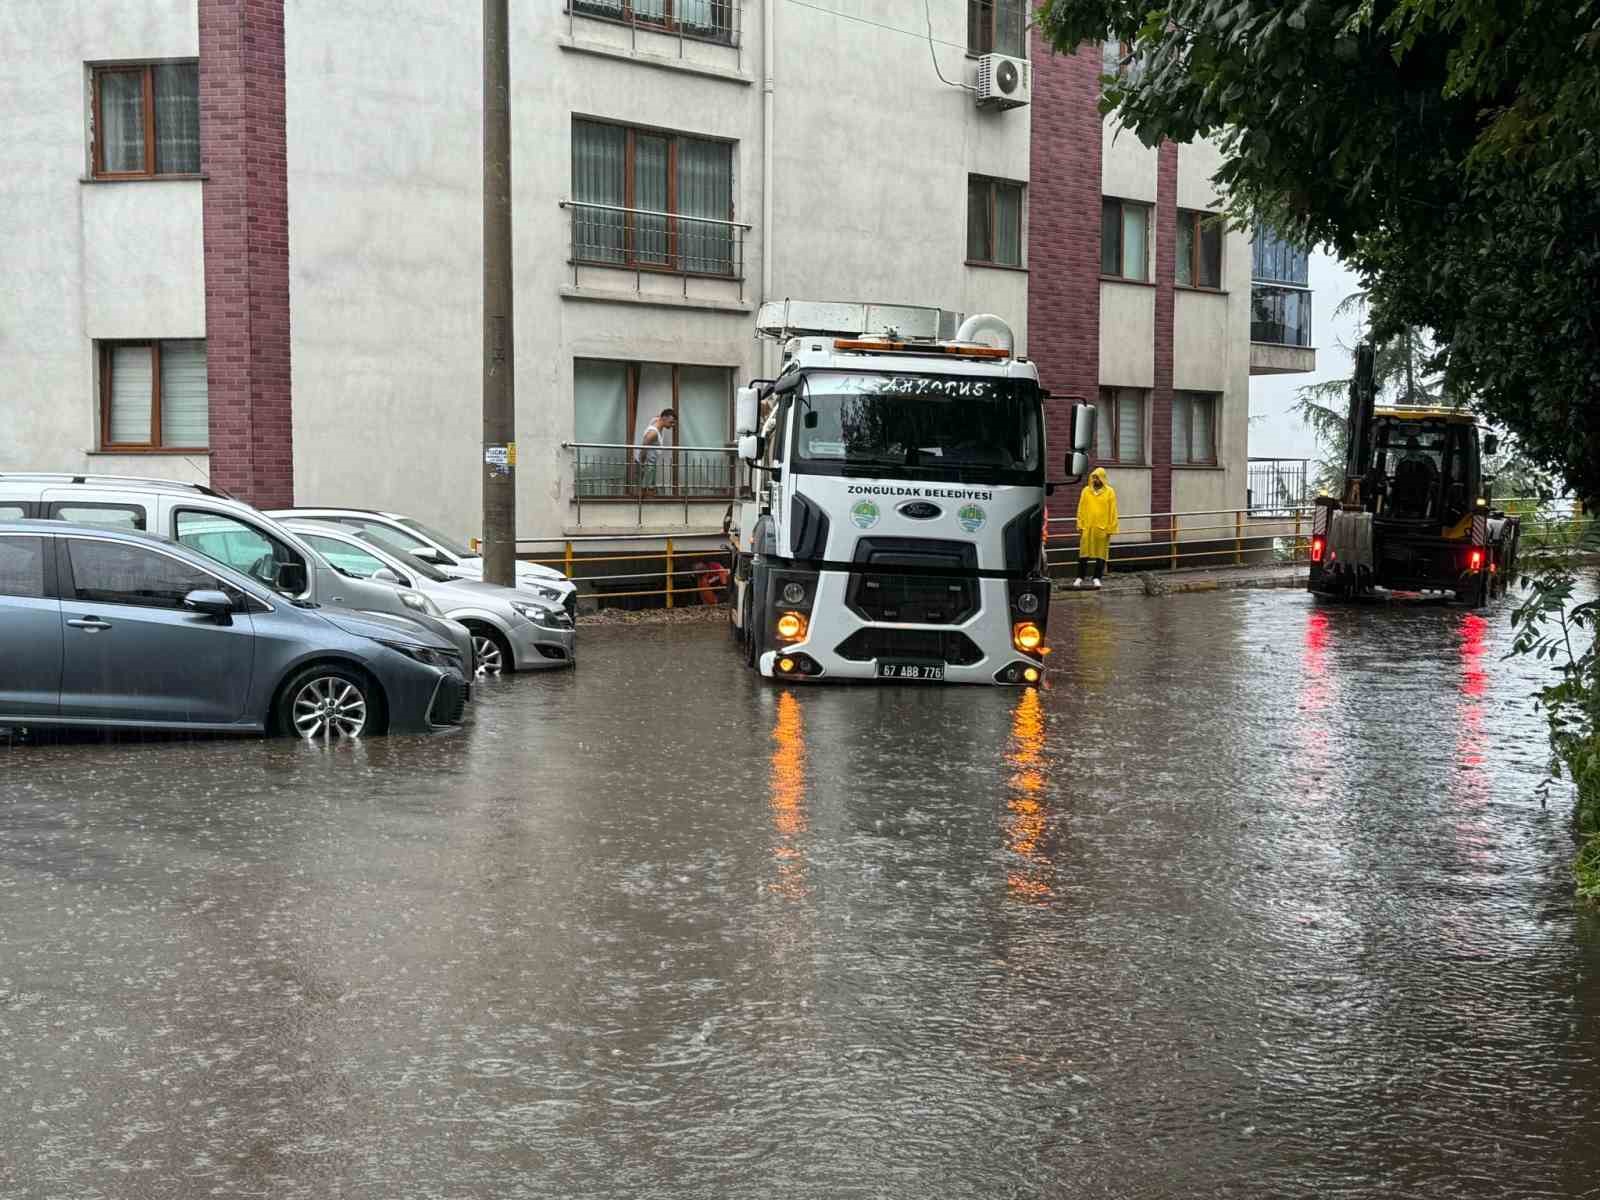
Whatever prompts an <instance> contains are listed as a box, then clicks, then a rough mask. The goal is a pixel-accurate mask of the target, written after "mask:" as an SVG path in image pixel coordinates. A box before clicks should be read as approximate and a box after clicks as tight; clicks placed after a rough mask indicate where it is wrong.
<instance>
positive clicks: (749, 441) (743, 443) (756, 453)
mask: <svg viewBox="0 0 1600 1200" xmlns="http://www.w3.org/2000/svg"><path fill="white" fill-rule="evenodd" d="M739 457H740V458H741V459H743V460H744V461H745V462H747V463H753V462H756V461H757V460H759V459H760V458H761V439H760V438H758V437H756V435H755V434H753V433H742V434H740V435H739Z"/></svg>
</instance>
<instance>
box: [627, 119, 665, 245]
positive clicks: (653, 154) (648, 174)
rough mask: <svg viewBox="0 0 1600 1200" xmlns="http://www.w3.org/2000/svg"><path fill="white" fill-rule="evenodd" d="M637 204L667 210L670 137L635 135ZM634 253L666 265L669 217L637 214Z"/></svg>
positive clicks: (634, 204)
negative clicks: (668, 146) (668, 147)
mask: <svg viewBox="0 0 1600 1200" xmlns="http://www.w3.org/2000/svg"><path fill="white" fill-rule="evenodd" d="M633 207H634V208H642V209H645V210H646V211H647V212H650V213H664V212H666V211H667V139H666V138H663V137H652V136H651V135H650V134H647V133H636V134H634V135H633ZM634 220H635V221H636V222H637V223H638V224H637V227H636V232H635V233H634V244H633V256H634V257H635V258H637V259H638V260H639V261H641V262H648V263H658V264H662V265H666V263H667V262H668V258H667V219H666V218H665V217H657V216H643V215H640V216H636V217H634Z"/></svg>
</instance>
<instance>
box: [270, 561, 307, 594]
mask: <svg viewBox="0 0 1600 1200" xmlns="http://www.w3.org/2000/svg"><path fill="white" fill-rule="evenodd" d="M274 582H275V585H276V587H277V589H278V590H279V591H280V592H287V593H289V595H291V596H298V595H299V594H300V593H301V592H303V591H305V590H306V588H307V586H308V585H309V584H310V577H309V576H308V575H307V574H306V565H305V563H297V562H283V563H279V564H278V571H277V574H276V575H275V576H274Z"/></svg>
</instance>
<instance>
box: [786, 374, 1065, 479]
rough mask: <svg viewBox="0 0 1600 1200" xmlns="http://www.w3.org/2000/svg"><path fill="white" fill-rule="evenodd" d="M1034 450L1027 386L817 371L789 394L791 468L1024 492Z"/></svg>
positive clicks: (1031, 396) (1040, 460)
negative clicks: (1016, 487)
mask: <svg viewBox="0 0 1600 1200" xmlns="http://www.w3.org/2000/svg"><path fill="white" fill-rule="evenodd" d="M1042 443H1043V436H1042V431H1041V428H1040V412H1039V389H1038V386H1037V385H1036V384H1034V383H1033V382H1032V381H1031V380H1020V379H994V378H988V379H986V378H982V377H974V376H963V375H908V374H898V373H893V372H873V373H847V372H835V371H823V372H817V373H815V374H811V375H808V376H807V377H806V378H805V379H804V380H803V381H802V383H801V386H800V389H799V396H798V399H797V400H796V406H795V417H794V441H793V446H794V451H795V453H794V464H793V469H794V470H796V471H799V472H800V473H802V474H807V475H871V476H875V477H881V478H892V479H895V478H903V479H947V480H965V481H969V482H976V481H980V480H981V481H985V482H990V483H996V484H1005V483H1014V484H1025V485H1031V484H1038V483H1039V482H1041V481H1042V479H1043V477H1044V475H1043V472H1044V455H1043V445H1042Z"/></svg>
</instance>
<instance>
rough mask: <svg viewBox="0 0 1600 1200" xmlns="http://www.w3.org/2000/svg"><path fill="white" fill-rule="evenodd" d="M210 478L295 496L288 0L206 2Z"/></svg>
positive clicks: (273, 500) (203, 144)
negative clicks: (286, 96)
mask: <svg viewBox="0 0 1600 1200" xmlns="http://www.w3.org/2000/svg"><path fill="white" fill-rule="evenodd" d="M199 4H200V169H201V171H202V172H203V173H204V174H205V176H206V180H205V183H204V185H203V187H204V192H203V199H202V220H203V227H204V243H205V288H206V381H207V387H208V390H209V394H210V402H211V482H212V483H213V484H214V485H216V486H218V487H222V488H226V489H227V490H228V491H230V492H232V493H233V494H234V495H236V496H238V497H240V498H241V499H244V500H248V501H249V502H250V503H252V504H255V505H258V506H261V507H270V506H274V505H278V506H282V505H289V504H292V503H294V447H293V444H292V440H291V437H292V429H291V413H290V406H289V180H288V168H287V163H286V140H285V130H284V48H283V0H199Z"/></svg>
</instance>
